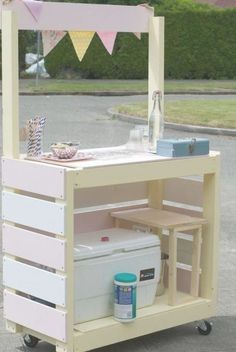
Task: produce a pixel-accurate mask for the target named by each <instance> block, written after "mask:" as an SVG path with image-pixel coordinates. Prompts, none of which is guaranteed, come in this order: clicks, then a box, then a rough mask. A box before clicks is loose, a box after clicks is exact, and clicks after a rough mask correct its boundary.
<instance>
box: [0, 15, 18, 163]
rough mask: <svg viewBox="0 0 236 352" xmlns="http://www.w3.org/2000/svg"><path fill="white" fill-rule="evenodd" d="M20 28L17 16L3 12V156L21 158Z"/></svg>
mask: <svg viewBox="0 0 236 352" xmlns="http://www.w3.org/2000/svg"><path fill="white" fill-rule="evenodd" d="M18 85H19V80H18V28H17V18H16V14H15V13H14V12H12V11H2V92H3V93H2V95H3V97H2V105H3V123H2V124H3V155H4V156H7V157H12V158H16V159H17V158H19V97H18V90H19V88H18Z"/></svg>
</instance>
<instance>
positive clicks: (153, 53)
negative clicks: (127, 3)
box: [148, 17, 165, 116]
mask: <svg viewBox="0 0 236 352" xmlns="http://www.w3.org/2000/svg"><path fill="white" fill-rule="evenodd" d="M149 21H150V22H149V44H148V45H149V46H148V48H149V51H148V56H149V59H148V116H150V113H151V110H152V105H153V101H152V94H153V91H154V90H161V91H162V96H163V92H164V25H165V20H164V17H151V18H150V20H149ZM162 111H164V97H163V99H162Z"/></svg>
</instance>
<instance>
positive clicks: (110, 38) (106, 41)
mask: <svg viewBox="0 0 236 352" xmlns="http://www.w3.org/2000/svg"><path fill="white" fill-rule="evenodd" d="M97 35H98V36H99V38H100V39H101V41H102V43H103V45H104V46H105V48H106V49H107V51H108V52H109V54H110V55H111V54H112V51H113V48H114V44H115V40H116V35H117V32H97Z"/></svg>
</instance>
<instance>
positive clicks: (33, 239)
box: [2, 224, 66, 270]
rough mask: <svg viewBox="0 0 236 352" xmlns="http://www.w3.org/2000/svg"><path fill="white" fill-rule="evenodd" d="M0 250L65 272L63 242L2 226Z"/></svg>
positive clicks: (16, 228) (9, 226)
mask: <svg viewBox="0 0 236 352" xmlns="http://www.w3.org/2000/svg"><path fill="white" fill-rule="evenodd" d="M2 241H3V242H2V250H3V252H5V253H8V254H11V255H13V256H16V257H20V258H24V259H27V260H30V261H33V262H36V263H39V264H42V265H46V266H49V267H51V268H54V269H57V270H65V243H66V242H65V241H64V240H59V239H57V238H52V237H49V236H45V235H41V234H39V233H36V232H33V231H28V230H25V229H21V228H19V227H15V226H11V225H8V224H3V226H2Z"/></svg>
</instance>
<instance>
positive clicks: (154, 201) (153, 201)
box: [148, 180, 164, 209]
mask: <svg viewBox="0 0 236 352" xmlns="http://www.w3.org/2000/svg"><path fill="white" fill-rule="evenodd" d="M163 190H164V180H159V181H149V182H148V205H149V207H150V208H155V209H162V208H163V193H164V192H163Z"/></svg>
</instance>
